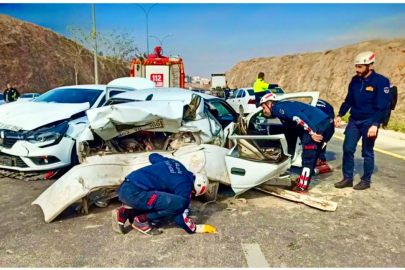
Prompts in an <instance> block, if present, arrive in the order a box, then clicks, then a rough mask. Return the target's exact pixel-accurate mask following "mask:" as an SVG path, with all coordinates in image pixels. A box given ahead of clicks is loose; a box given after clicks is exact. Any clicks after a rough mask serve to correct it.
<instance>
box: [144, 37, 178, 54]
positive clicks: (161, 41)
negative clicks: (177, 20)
mask: <svg viewBox="0 0 405 270" xmlns="http://www.w3.org/2000/svg"><path fill="white" fill-rule="evenodd" d="M171 36H173V34H170V35H167V36H165V37H164V38H163V39H162V40H160V39H159V38H157V37H155V36H149V37H153V38H156V39H157V40H159V43H160V47H162V48H163V41H164V40H165V38H167V37H171ZM163 51H164V50H163Z"/></svg>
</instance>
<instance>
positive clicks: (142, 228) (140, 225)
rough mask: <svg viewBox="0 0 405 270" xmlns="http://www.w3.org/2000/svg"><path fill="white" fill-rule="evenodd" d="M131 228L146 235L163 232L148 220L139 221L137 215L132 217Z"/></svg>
mask: <svg viewBox="0 0 405 270" xmlns="http://www.w3.org/2000/svg"><path fill="white" fill-rule="evenodd" d="M132 228H134V229H135V230H137V231H139V232H141V233H143V234H146V235H159V234H162V233H163V231H162V230H159V229H157V228H155V227H154V226H153V225H152V224H150V223H149V221H146V222H140V221H139V219H138V217H135V218H134V222H133V223H132Z"/></svg>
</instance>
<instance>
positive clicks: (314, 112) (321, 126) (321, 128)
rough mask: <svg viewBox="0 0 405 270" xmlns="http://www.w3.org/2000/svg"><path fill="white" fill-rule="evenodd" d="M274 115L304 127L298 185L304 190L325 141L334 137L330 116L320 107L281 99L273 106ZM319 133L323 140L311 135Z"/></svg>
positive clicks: (309, 180) (307, 186) (306, 187)
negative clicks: (319, 140) (318, 140)
mask: <svg viewBox="0 0 405 270" xmlns="http://www.w3.org/2000/svg"><path fill="white" fill-rule="evenodd" d="M271 114H272V115H273V116H275V117H277V118H279V119H280V120H281V121H282V122H287V123H288V124H291V123H292V122H295V123H296V124H298V125H299V126H300V127H302V131H303V132H301V133H302V139H301V142H302V146H303V152H302V171H301V176H300V181H298V183H297V184H298V186H299V187H301V188H302V189H304V190H307V189H308V188H309V184H310V182H311V178H312V175H313V174H314V168H315V165H316V161H317V159H318V157H319V154H320V150H321V149H322V145H323V143H324V142H327V141H329V140H330V138H331V137H332V134H330V128H329V127H330V120H329V117H328V116H327V115H326V114H325V113H323V112H322V111H321V110H320V109H318V108H316V107H314V106H312V105H309V104H305V103H302V102H298V101H279V102H276V103H274V105H273V108H272V113H271ZM314 133H317V134H320V135H322V136H323V140H322V141H321V142H320V143H318V142H315V141H314V140H313V139H312V138H311V135H312V134H314Z"/></svg>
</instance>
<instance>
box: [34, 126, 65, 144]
mask: <svg viewBox="0 0 405 270" xmlns="http://www.w3.org/2000/svg"><path fill="white" fill-rule="evenodd" d="M68 127H69V126H68V122H63V123H62V124H59V125H56V126H52V127H48V128H41V129H39V130H36V131H33V132H32V133H30V134H29V135H28V136H27V137H26V140H27V141H29V142H30V143H42V142H47V141H56V140H59V139H61V138H62V137H63V136H64V135H65V133H66V131H67V129H68Z"/></svg>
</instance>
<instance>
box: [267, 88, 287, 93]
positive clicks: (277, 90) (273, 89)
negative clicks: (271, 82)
mask: <svg viewBox="0 0 405 270" xmlns="http://www.w3.org/2000/svg"><path fill="white" fill-rule="evenodd" d="M270 91H271V92H272V93H273V94H284V90H283V89H281V88H280V87H277V88H272V89H270Z"/></svg>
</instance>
